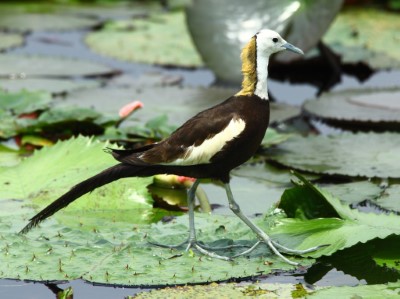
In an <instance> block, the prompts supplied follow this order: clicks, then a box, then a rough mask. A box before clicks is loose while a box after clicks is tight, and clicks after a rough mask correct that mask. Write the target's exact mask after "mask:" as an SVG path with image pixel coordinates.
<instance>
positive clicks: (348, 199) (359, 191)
mask: <svg viewBox="0 0 400 299" xmlns="http://www.w3.org/2000/svg"><path fill="white" fill-rule="evenodd" d="M320 187H321V188H323V189H324V190H326V191H328V192H329V193H331V194H333V195H334V196H335V197H337V198H340V200H341V201H342V202H344V203H347V204H356V203H359V202H361V201H364V200H370V201H373V200H375V199H376V198H377V197H378V196H379V195H380V194H381V193H382V189H381V188H380V187H379V186H377V185H376V184H374V183H372V182H369V181H360V182H351V183H345V184H334V185H333V184H332V185H322V186H320Z"/></svg>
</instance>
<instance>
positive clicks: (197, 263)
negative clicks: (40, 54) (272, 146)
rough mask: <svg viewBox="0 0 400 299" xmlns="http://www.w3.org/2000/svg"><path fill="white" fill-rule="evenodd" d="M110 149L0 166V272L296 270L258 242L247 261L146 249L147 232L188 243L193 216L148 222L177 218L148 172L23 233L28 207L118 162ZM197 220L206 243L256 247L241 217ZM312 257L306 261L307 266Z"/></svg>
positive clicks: (109, 277)
mask: <svg viewBox="0 0 400 299" xmlns="http://www.w3.org/2000/svg"><path fill="white" fill-rule="evenodd" d="M105 145H106V144H104V143H101V142H96V141H92V140H91V139H88V138H83V137H79V138H76V139H71V140H68V141H64V142H58V143H57V144H55V145H54V146H53V147H50V148H44V149H42V150H40V151H36V152H35V153H34V155H33V156H32V157H29V158H27V159H25V160H24V161H23V162H21V163H20V164H19V165H18V166H15V167H11V168H7V169H0V186H3V187H5V188H0V205H1V209H0V250H1V255H2V256H3V257H2V266H1V268H0V277H7V278H18V279H32V280H40V281H44V280H73V279H77V278H83V279H85V280H88V281H91V282H101V283H110V284H125V285H166V284H185V283H200V282H209V281H220V280H227V279H231V278H233V277H237V278H238V277H248V276H256V275H260V274H262V273H270V272H271V271H273V269H277V268H278V269H282V270H285V269H293V266H290V265H288V264H286V263H285V262H283V261H282V260H281V259H280V258H278V257H276V256H275V255H273V254H272V253H270V252H269V250H268V249H267V248H266V246H260V247H259V248H258V249H257V250H256V251H255V252H254V253H252V254H251V258H250V259H247V258H245V257H243V258H239V259H236V260H235V261H233V262H226V261H221V260H215V259H209V258H207V257H204V256H202V255H201V254H198V253H197V252H195V251H194V252H193V253H190V252H189V253H183V254H182V252H183V251H184V247H182V248H180V249H179V250H173V251H171V250H168V249H163V248H158V247H155V246H152V245H150V244H149V243H148V242H147V238H149V236H151V239H152V240H156V241H158V242H162V243H172V244H174V243H179V242H181V241H183V240H185V238H186V234H187V231H188V219H187V216H184V217H178V218H177V219H175V220H173V221H172V222H171V223H167V224H164V223H158V224H156V225H153V226H151V227H149V225H148V224H149V223H151V222H154V221H157V220H159V219H161V217H162V216H165V215H173V214H172V213H171V212H166V211H163V212H161V211H160V210H157V209H153V208H152V200H151V198H150V197H149V195H148V193H147V189H146V186H147V185H148V184H149V183H150V182H151V180H152V179H151V178H127V179H123V180H120V181H118V182H114V183H111V184H108V185H107V186H104V187H101V188H98V189H96V190H95V191H94V192H92V193H91V194H87V195H85V196H82V197H81V198H79V199H78V200H76V201H75V202H73V203H71V204H70V205H69V206H68V207H67V208H65V209H63V210H61V211H59V212H58V213H57V214H56V215H54V216H53V217H51V218H50V219H49V220H47V221H44V222H43V223H42V224H41V225H40V227H37V228H35V229H33V230H32V231H31V232H29V233H28V234H27V235H26V236H20V235H17V234H16V232H17V231H19V230H20V229H21V228H22V227H23V226H24V225H25V224H26V223H27V219H28V218H30V217H31V216H32V215H34V213H35V211H33V210H32V206H33V207H34V208H35V209H36V208H38V209H40V208H42V207H44V206H46V205H47V204H49V203H50V202H51V201H53V200H54V199H56V198H57V197H58V196H59V195H61V194H63V193H64V192H65V191H67V190H68V189H69V188H70V187H71V186H73V185H74V184H76V183H78V182H80V181H82V180H84V179H86V178H88V177H90V176H92V175H94V174H96V173H98V172H99V171H101V170H103V169H105V168H107V167H109V166H111V165H114V164H115V163H116V162H115V160H114V159H113V158H112V157H111V156H110V155H108V154H105V153H103V151H102V149H103V148H104V146H105ZM30 201H33V205H31V204H28V203H29V202H30ZM55 220H57V221H55ZM196 225H197V226H198V228H199V229H198V231H197V233H198V237H199V239H200V240H203V241H204V242H206V243H208V244H210V245H214V246H221V245H227V244H231V243H232V241H231V240H232V239H234V240H238V241H235V242H237V244H248V245H251V244H253V243H254V238H255V237H254V235H253V234H252V233H251V232H250V231H249V229H248V228H247V227H245V226H244V225H243V224H242V222H241V221H240V220H239V219H238V218H237V217H223V216H210V215H196ZM240 250H243V249H240V248H239V249H235V250H233V251H232V252H229V253H228V254H235V253H236V252H239V251H240ZM181 254H182V255H181ZM180 255H181V256H180ZM294 260H296V259H294ZM311 262H312V260H308V259H303V260H302V263H303V264H304V265H308V264H310V263H311ZM210 268H213V269H214V270H213V271H212V272H210V271H209V269H210ZM160 271H162V273H163V275H159V273H160Z"/></svg>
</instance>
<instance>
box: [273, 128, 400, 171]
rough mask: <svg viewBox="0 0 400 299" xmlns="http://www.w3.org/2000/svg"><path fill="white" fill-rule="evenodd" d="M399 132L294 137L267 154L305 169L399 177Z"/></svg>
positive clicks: (274, 158) (288, 164) (293, 166)
mask: <svg viewBox="0 0 400 299" xmlns="http://www.w3.org/2000/svg"><path fill="white" fill-rule="evenodd" d="M398 148H400V134H396V133H383V134H375V133H359V134H350V133H344V134H340V135H335V136H321V135H319V136H308V137H300V136H294V137H292V138H290V139H288V140H287V141H286V142H284V143H281V144H279V145H278V146H277V147H276V148H274V149H270V150H268V154H267V157H268V158H269V159H272V160H274V161H276V162H279V163H281V164H283V165H285V166H288V167H291V168H295V169H298V170H302V171H309V172H313V173H324V174H338V175H346V176H362V177H380V178H387V177H390V178H398V177H400V172H399V168H400V164H399V163H400V160H399V159H398V158H397V156H398Z"/></svg>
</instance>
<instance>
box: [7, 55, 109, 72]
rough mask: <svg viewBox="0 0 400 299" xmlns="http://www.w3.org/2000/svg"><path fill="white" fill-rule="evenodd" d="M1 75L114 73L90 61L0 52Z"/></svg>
mask: <svg viewBox="0 0 400 299" xmlns="http://www.w3.org/2000/svg"><path fill="white" fill-rule="evenodd" d="M0 65H1V68H0V77H7V78H9V77H10V76H13V75H17V76H19V75H21V74H24V75H26V76H28V77H35V76H58V77H74V76H94V75H106V74H111V73H113V70H112V69H110V68H108V67H106V66H103V65H101V64H96V63H93V62H90V61H85V60H78V59H71V58H58V57H47V56H39V55H37V56H33V55H32V56H27V55H17V54H0Z"/></svg>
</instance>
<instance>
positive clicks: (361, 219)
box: [271, 174, 400, 258]
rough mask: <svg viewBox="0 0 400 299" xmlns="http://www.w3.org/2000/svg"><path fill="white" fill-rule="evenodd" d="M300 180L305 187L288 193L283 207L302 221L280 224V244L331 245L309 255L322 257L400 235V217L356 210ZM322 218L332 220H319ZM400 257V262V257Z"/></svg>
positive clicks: (275, 231)
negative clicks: (356, 245) (360, 244)
mask: <svg viewBox="0 0 400 299" xmlns="http://www.w3.org/2000/svg"><path fill="white" fill-rule="evenodd" d="M296 176H297V177H299V178H300V179H301V183H296V186H295V187H293V188H291V189H289V190H287V191H285V192H284V194H283V195H282V199H281V205H279V207H281V208H283V209H284V211H285V212H286V213H287V214H288V215H289V216H292V217H298V218H286V219H281V220H280V223H279V224H277V225H276V226H275V227H274V228H273V229H272V230H271V232H272V236H273V237H275V238H277V239H278V240H282V242H285V243H286V242H289V244H290V245H291V247H297V248H302V249H305V248H310V247H313V246H318V245H324V244H327V245H329V246H327V247H324V248H321V249H319V250H317V251H315V252H312V253H309V254H307V255H309V256H312V257H320V256H323V255H332V254H333V253H334V252H336V251H338V250H341V249H344V248H349V247H351V246H354V245H355V244H358V243H365V242H368V241H370V240H374V239H377V238H379V239H385V238H387V237H389V236H391V235H400V221H399V219H400V217H399V216H397V215H394V214H389V215H384V214H379V215H377V214H372V213H362V212H359V211H358V210H352V209H350V208H349V207H348V206H347V205H343V204H342V203H340V200H339V199H337V198H335V197H333V196H332V195H331V194H329V193H328V192H326V191H324V190H323V189H320V188H318V187H316V186H313V185H312V184H310V183H309V182H308V181H307V180H305V179H304V178H303V177H301V176H300V175H299V174H296ZM315 207H316V208H315ZM321 216H322V217H329V218H319V217H321ZM289 247H290V246H289ZM398 255H399V258H400V253H399V254H398Z"/></svg>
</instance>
